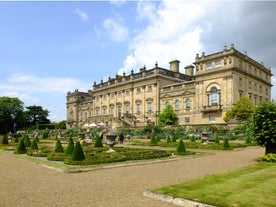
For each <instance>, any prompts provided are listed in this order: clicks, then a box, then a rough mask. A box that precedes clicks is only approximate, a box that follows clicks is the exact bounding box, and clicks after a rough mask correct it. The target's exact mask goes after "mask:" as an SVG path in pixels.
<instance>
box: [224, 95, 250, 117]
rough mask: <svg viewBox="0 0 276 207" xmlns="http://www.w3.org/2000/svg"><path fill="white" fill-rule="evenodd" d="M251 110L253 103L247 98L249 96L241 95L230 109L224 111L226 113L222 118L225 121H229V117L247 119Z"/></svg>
mask: <svg viewBox="0 0 276 207" xmlns="http://www.w3.org/2000/svg"><path fill="white" fill-rule="evenodd" d="M253 111H254V105H253V103H252V102H251V101H250V100H249V98H247V97H245V96H243V97H241V98H240V100H239V101H238V102H237V103H236V104H235V106H234V107H233V108H232V109H231V110H230V111H227V112H226V115H225V117H224V118H223V119H224V121H226V122H228V121H230V120H231V119H235V120H238V121H247V120H248V119H249V118H250V117H251V115H252V114H253Z"/></svg>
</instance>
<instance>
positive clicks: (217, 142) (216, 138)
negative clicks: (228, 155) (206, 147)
mask: <svg viewBox="0 0 276 207" xmlns="http://www.w3.org/2000/svg"><path fill="white" fill-rule="evenodd" d="M215 143H216V144H219V136H218V135H217V134H216V137H215Z"/></svg>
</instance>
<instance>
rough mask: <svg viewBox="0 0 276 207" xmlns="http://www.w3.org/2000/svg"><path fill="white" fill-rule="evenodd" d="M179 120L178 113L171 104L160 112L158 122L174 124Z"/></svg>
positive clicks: (162, 124)
mask: <svg viewBox="0 0 276 207" xmlns="http://www.w3.org/2000/svg"><path fill="white" fill-rule="evenodd" d="M177 120H178V117H177V115H176V113H175V112H174V110H173V107H172V106H171V105H167V106H166V108H165V109H164V110H163V112H162V113H161V114H159V120H158V123H159V125H161V126H164V125H173V124H174V123H175V122H176V121H177Z"/></svg>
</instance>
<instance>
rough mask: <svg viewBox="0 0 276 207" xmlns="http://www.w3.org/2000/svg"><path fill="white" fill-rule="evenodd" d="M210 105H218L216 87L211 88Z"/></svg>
mask: <svg viewBox="0 0 276 207" xmlns="http://www.w3.org/2000/svg"><path fill="white" fill-rule="evenodd" d="M211 105H212V106H215V105H218V92H217V88H216V87H213V88H212V89H211Z"/></svg>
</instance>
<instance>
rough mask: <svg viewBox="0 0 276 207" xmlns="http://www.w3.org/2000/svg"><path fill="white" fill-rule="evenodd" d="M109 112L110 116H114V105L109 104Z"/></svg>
mask: <svg viewBox="0 0 276 207" xmlns="http://www.w3.org/2000/svg"><path fill="white" fill-rule="evenodd" d="M110 114H111V115H112V116H114V106H111V107H110Z"/></svg>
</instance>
